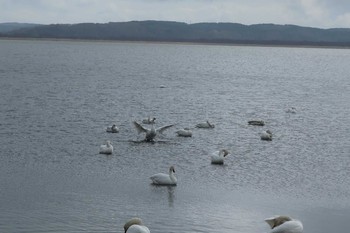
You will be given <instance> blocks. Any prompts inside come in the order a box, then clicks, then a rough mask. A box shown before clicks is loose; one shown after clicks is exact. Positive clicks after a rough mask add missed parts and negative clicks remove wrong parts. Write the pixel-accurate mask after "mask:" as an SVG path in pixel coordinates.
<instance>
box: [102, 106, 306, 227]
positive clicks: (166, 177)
mask: <svg viewBox="0 0 350 233" xmlns="http://www.w3.org/2000/svg"><path fill="white" fill-rule="evenodd" d="M295 111H296V109H295V108H291V109H289V110H287V112H288V113H295ZM155 120H156V118H154V117H148V118H146V119H144V120H142V123H143V124H149V125H151V127H150V128H147V127H145V126H143V125H142V124H141V123H138V122H136V121H134V122H133V125H134V127H135V129H136V131H137V132H138V133H139V134H140V133H145V139H144V141H145V142H154V141H155V138H156V136H157V135H158V134H162V133H163V132H164V131H165V130H167V129H169V128H171V127H173V126H174V124H170V125H165V126H162V127H159V128H155V127H154V124H155ZM248 124H249V125H255V126H264V125H265V122H264V121H262V120H252V121H248ZM214 127H215V125H214V124H212V123H210V122H209V121H206V122H202V123H199V124H197V125H196V128H207V129H210V128H214ZM106 132H109V133H118V132H119V129H118V128H117V126H116V125H115V124H114V125H112V127H107V129H106ZM175 133H176V134H177V135H178V136H180V137H192V131H191V130H190V129H189V128H184V129H180V130H177V131H176V132H175ZM260 138H261V140H267V141H271V140H272V132H271V131H270V130H266V131H265V132H263V133H261V134H260ZM100 153H101V154H112V153H113V146H112V144H111V142H110V141H109V140H108V141H106V144H104V145H101V147H100ZM229 153H230V152H229V151H228V150H226V149H221V150H219V151H215V152H213V153H212V154H211V156H210V158H211V163H212V164H220V165H222V164H224V159H225V157H226V156H227V155H228V154H229ZM150 179H151V182H152V184H154V185H177V179H176V177H175V167H174V166H170V168H169V173H168V174H166V173H157V174H154V175H152V176H151V177H150ZM265 222H266V223H267V224H268V225H269V226H270V227H271V231H270V233H301V232H302V231H303V224H302V223H301V222H300V221H299V220H296V219H292V218H290V217H288V216H274V217H271V218H267V219H265ZM124 232H125V233H150V230H149V228H148V227H147V226H145V225H144V224H143V222H142V220H141V219H140V218H132V219H130V220H129V221H127V222H126V223H125V225H124Z"/></svg>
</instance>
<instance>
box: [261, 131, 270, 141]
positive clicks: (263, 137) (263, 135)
mask: <svg viewBox="0 0 350 233" xmlns="http://www.w3.org/2000/svg"><path fill="white" fill-rule="evenodd" d="M260 139H261V140H265V141H272V132H271V131H270V130H266V131H265V132H262V133H261V134H260Z"/></svg>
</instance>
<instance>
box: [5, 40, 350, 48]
mask: <svg viewBox="0 0 350 233" xmlns="http://www.w3.org/2000/svg"><path fill="white" fill-rule="evenodd" d="M2 40H8V41H10V40H13V41H69V42H102V43H135V44H137V43H144V44H179V45H211V46H244V47H249V46H251V47H282V48H283V47H285V48H324V49H350V45H311V44H288V43H285V44H282V43H275V44H274V43H249V42H247V43H244V42H242V43H240V42H232V43H230V42H200V41H156V40H111V39H100V40H98V39H74V38H33V37H0V41H2Z"/></svg>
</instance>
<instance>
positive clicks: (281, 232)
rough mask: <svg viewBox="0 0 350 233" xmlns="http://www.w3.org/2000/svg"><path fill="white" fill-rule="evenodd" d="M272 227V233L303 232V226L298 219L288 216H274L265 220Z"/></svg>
mask: <svg viewBox="0 0 350 233" xmlns="http://www.w3.org/2000/svg"><path fill="white" fill-rule="evenodd" d="M265 222H267V223H268V224H269V225H270V227H271V231H270V233H301V232H303V224H302V223H301V222H300V221H299V220H296V219H291V218H290V217H288V216H274V217H271V218H267V219H265Z"/></svg>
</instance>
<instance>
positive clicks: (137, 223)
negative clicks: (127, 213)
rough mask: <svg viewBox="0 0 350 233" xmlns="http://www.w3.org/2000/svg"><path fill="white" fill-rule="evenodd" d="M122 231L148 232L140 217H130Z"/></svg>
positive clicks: (128, 232) (127, 232)
mask: <svg viewBox="0 0 350 233" xmlns="http://www.w3.org/2000/svg"><path fill="white" fill-rule="evenodd" d="M124 233H150V230H149V229H148V227H146V226H145V225H143V223H142V220H141V219H140V218H132V219H130V220H129V221H127V222H126V223H125V225H124Z"/></svg>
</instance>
